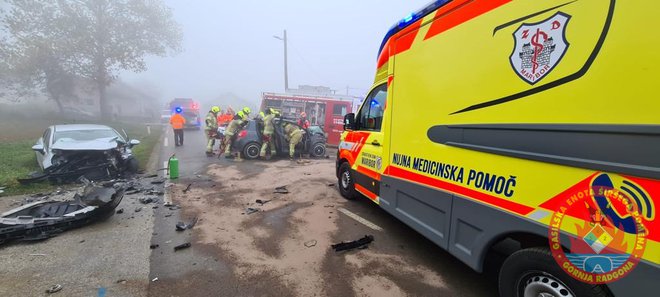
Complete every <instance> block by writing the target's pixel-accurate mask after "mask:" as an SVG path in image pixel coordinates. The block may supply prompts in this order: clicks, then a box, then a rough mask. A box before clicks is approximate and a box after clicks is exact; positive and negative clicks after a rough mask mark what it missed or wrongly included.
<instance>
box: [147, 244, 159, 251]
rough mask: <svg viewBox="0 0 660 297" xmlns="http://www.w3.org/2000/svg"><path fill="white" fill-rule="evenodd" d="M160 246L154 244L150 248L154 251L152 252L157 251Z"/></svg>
mask: <svg viewBox="0 0 660 297" xmlns="http://www.w3.org/2000/svg"><path fill="white" fill-rule="evenodd" d="M159 246H160V245H157V244H152V245H150V246H149V248H150V249H152V250H154V249H157V248H158V247H159Z"/></svg>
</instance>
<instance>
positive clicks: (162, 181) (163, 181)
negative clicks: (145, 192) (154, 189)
mask: <svg viewBox="0 0 660 297" xmlns="http://www.w3.org/2000/svg"><path fill="white" fill-rule="evenodd" d="M162 183H165V179H159V180H154V181H151V184H152V185H160V184H162Z"/></svg>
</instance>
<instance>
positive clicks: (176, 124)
mask: <svg viewBox="0 0 660 297" xmlns="http://www.w3.org/2000/svg"><path fill="white" fill-rule="evenodd" d="M181 112H183V110H182V109H181V107H177V108H175V109H174V114H173V115H172V117H171V118H170V124H171V125H172V129H173V130H174V146H182V145H183V125H185V124H186V119H185V118H184V117H183V116H182V115H181Z"/></svg>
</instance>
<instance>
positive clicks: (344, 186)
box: [338, 162, 357, 200]
mask: <svg viewBox="0 0 660 297" xmlns="http://www.w3.org/2000/svg"><path fill="white" fill-rule="evenodd" d="M338 179H339V180H338V184H339V193H340V194H341V195H342V196H343V197H344V198H346V199H348V200H353V199H355V198H356V197H357V193H356V192H355V179H354V178H353V171H352V170H351V166H350V165H348V162H344V163H342V164H341V166H339V178H338Z"/></svg>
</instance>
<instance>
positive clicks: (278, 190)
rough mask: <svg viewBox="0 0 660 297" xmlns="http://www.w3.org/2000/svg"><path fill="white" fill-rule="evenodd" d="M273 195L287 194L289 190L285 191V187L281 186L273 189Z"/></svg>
mask: <svg viewBox="0 0 660 297" xmlns="http://www.w3.org/2000/svg"><path fill="white" fill-rule="evenodd" d="M273 193H275V194H289V190H287V188H286V186H281V187H277V188H275V192H273Z"/></svg>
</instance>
